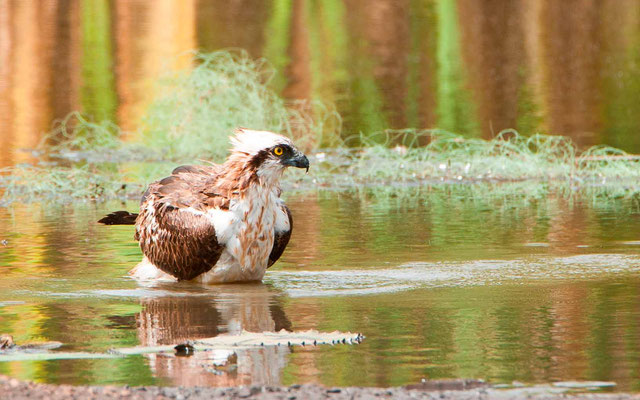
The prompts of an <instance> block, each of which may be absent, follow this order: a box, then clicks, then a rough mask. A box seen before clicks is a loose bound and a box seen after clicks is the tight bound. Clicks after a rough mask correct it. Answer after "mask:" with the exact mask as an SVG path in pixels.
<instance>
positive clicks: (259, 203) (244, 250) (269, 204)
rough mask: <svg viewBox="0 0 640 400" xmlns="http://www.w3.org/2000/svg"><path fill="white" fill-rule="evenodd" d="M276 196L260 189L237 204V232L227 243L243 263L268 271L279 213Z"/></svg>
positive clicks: (252, 267)
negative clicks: (261, 191) (260, 191)
mask: <svg viewBox="0 0 640 400" xmlns="http://www.w3.org/2000/svg"><path fill="white" fill-rule="evenodd" d="M275 200H276V199H275V198H274V197H273V196H272V195H271V193H268V192H265V193H256V194H255V195H254V196H247V197H245V198H244V199H242V200H239V201H238V202H237V203H236V204H235V205H234V206H233V209H232V210H233V213H234V215H235V218H234V219H235V225H236V226H235V227H234V228H235V229H233V230H234V232H235V234H234V235H233V237H232V238H230V239H231V240H230V241H229V242H228V244H227V251H229V253H231V255H233V257H234V258H235V259H236V261H237V262H238V264H240V267H241V268H242V269H243V270H245V271H247V270H257V271H260V270H261V271H262V272H263V271H264V269H266V267H267V263H268V259H269V254H270V253H271V250H272V248H273V241H274V227H275V223H276V216H277V204H276V201H275Z"/></svg>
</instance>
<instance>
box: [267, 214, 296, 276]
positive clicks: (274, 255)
mask: <svg viewBox="0 0 640 400" xmlns="http://www.w3.org/2000/svg"><path fill="white" fill-rule="evenodd" d="M281 210H282V212H284V213H286V215H287V218H289V229H288V230H284V231H278V230H277V229H276V231H275V236H274V238H273V249H271V254H270V255H269V263H268V265H267V268H269V267H270V266H272V265H273V264H274V263H275V262H276V261H278V259H279V258H280V256H282V253H284V249H286V248H287V245H288V244H289V239H291V231H292V230H293V218H292V217H291V211H289V207H287V206H286V205H284V204H282V205H281Z"/></svg>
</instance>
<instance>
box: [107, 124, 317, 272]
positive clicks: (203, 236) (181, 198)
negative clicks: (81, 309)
mask: <svg viewBox="0 0 640 400" xmlns="http://www.w3.org/2000/svg"><path fill="white" fill-rule="evenodd" d="M231 142H232V148H231V154H230V155H229V157H228V158H227V160H226V161H225V163H224V164H222V165H207V166H194V165H185V166H181V167H178V168H176V169H174V170H173V172H172V173H171V176H169V177H166V178H164V179H162V180H159V181H156V182H154V183H152V184H150V185H149V187H148V188H147V190H146V191H145V193H144V194H143V195H142V200H141V202H140V213H138V214H133V213H129V212H127V211H117V212H114V213H111V214H109V215H107V216H106V217H104V218H102V219H101V220H100V221H98V222H100V223H103V224H106V225H133V224H135V226H136V233H135V236H134V238H135V239H136V240H137V241H138V242H139V243H140V248H141V249H142V253H143V254H144V258H143V259H142V261H141V262H140V263H139V264H138V265H137V266H136V267H135V268H134V269H132V270H131V271H130V272H129V274H130V275H132V276H133V277H134V278H137V279H142V280H167V279H168V280H196V281H200V282H205V283H214V282H239V281H258V280H261V279H262V277H263V276H264V273H265V271H266V269H267V268H269V267H270V266H271V265H273V263H275V262H276V261H277V260H278V259H279V258H280V256H281V255H282V253H283V252H284V249H285V247H286V246H287V244H288V243H289V238H290V237H291V229H292V223H293V222H292V219H291V212H290V211H289V209H288V208H287V206H286V205H285V204H284V202H283V201H282V199H281V198H280V193H281V190H280V184H279V180H280V177H281V176H282V173H283V172H284V170H285V169H286V168H287V167H297V168H306V170H307V171H308V170H309V160H308V159H307V157H306V156H305V155H304V154H302V153H301V152H300V151H299V150H298V149H296V147H295V146H294V145H293V143H292V142H291V140H290V139H288V138H286V137H284V136H281V135H278V134H275V133H272V132H266V131H253V130H248V129H244V128H240V129H237V130H236V132H235V136H234V137H231Z"/></svg>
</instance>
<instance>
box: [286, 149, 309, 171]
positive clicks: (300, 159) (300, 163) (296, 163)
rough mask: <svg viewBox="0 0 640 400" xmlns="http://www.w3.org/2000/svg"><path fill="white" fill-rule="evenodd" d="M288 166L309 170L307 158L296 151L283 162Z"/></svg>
mask: <svg viewBox="0 0 640 400" xmlns="http://www.w3.org/2000/svg"><path fill="white" fill-rule="evenodd" d="M284 165H286V166H288V167H296V168H305V169H306V170H307V172H309V159H308V158H307V156H305V155H304V154H302V153H296V154H295V155H294V156H293V157H291V158H289V159H288V160H287V161H285V162H284Z"/></svg>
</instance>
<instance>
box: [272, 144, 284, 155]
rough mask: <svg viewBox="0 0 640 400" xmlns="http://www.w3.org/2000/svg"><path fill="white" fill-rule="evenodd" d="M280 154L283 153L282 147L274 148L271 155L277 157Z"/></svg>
mask: <svg viewBox="0 0 640 400" xmlns="http://www.w3.org/2000/svg"><path fill="white" fill-rule="evenodd" d="M282 153H284V150H282V147H279V146H278V147H276V148H275V149H273V154H275V155H277V156H281V155H282Z"/></svg>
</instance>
